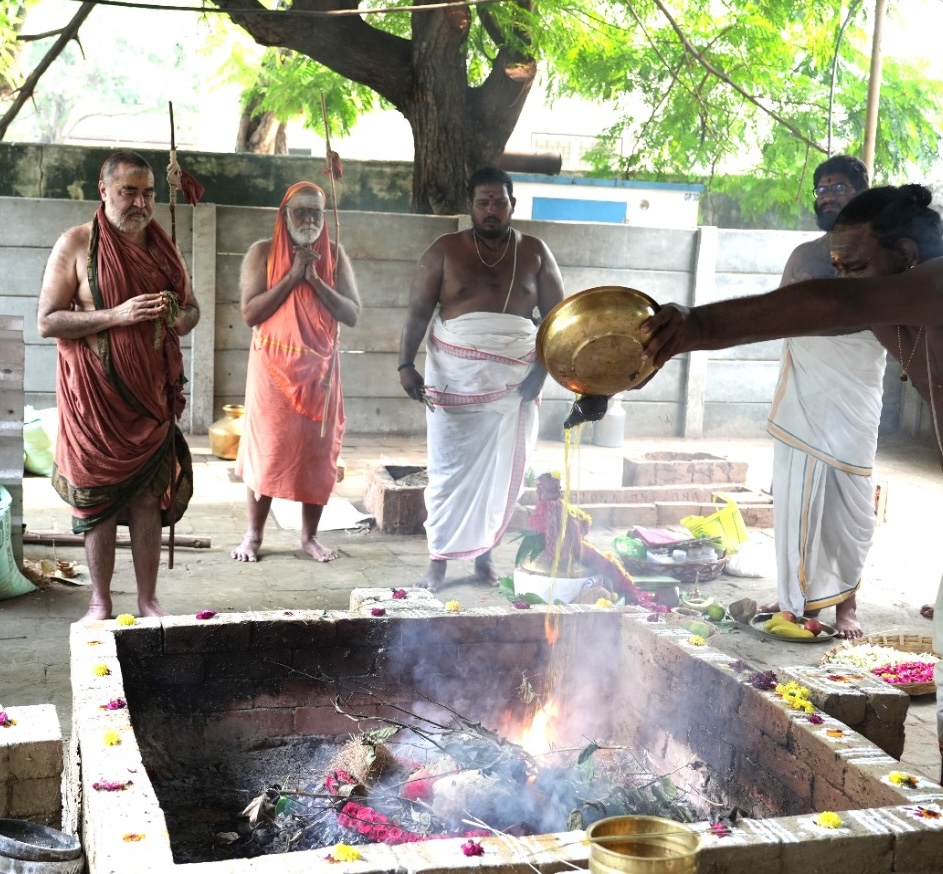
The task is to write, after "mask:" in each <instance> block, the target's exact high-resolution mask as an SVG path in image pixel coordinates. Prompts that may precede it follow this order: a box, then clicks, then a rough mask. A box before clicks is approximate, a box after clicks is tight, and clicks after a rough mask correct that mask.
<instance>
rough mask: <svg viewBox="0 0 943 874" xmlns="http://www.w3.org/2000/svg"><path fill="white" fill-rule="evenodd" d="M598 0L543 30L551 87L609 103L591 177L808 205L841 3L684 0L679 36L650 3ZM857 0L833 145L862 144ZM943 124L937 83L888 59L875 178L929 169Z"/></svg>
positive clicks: (822, 143)
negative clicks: (695, 184) (675, 184)
mask: <svg viewBox="0 0 943 874" xmlns="http://www.w3.org/2000/svg"><path fill="white" fill-rule="evenodd" d="M595 5H596V8H597V9H602V10H603V11H604V14H603V15H602V16H601V17H596V18H592V19H591V18H590V17H589V15H588V14H587V13H585V12H584V14H583V15H582V16H581V17H579V18H578V19H577V20H579V21H581V22H582V23H583V25H584V27H583V28H582V30H581V31H579V30H578V29H577V28H575V27H570V28H569V29H568V30H567V31H566V34H565V39H562V40H557V41H555V40H554V38H553V36H552V35H551V36H550V37H549V42H550V43H551V45H552V49H553V54H554V55H555V57H556V58H557V59H558V62H557V63H556V64H551V67H552V69H553V71H554V72H553V73H552V75H551V76H550V87H551V94H552V96H554V97H562V96H566V95H570V94H579V95H581V96H583V97H588V98H591V99H597V100H600V101H604V102H606V104H607V105H612V106H613V108H614V110H615V111H614V114H613V120H612V122H611V123H610V124H609V126H608V128H607V129H606V131H605V134H604V135H603V136H602V137H601V138H600V139H599V141H598V143H597V145H596V147H595V148H594V149H593V150H592V152H591V153H590V155H589V156H588V159H589V160H590V161H591V163H592V165H593V167H594V173H593V175H599V176H609V177H611V176H616V177H621V178H632V179H640V178H641V179H656V180H662V181H675V180H683V181H702V182H703V183H704V184H705V186H706V188H707V191H708V192H714V193H722V194H729V195H731V196H732V197H733V198H735V199H736V200H737V202H738V203H739V209H740V212H741V214H742V215H744V216H747V217H749V216H756V215H759V214H762V213H764V212H765V213H769V211H770V210H771V208H772V209H773V210H774V212H775V214H776V215H777V217H778V219H779V220H780V221H793V222H798V221H799V220H800V219H801V217H802V216H807V215H808V214H809V212H810V210H809V207H810V206H811V197H810V195H809V188H810V186H811V182H810V179H811V172H812V169H813V168H814V167H815V165H816V164H818V163H820V162H821V161H822V160H824V159H825V157H826V150H827V148H828V145H829V131H828V127H829V126H828V114H829V113H828V107H829V88H830V84H831V68H832V60H833V55H834V53H835V46H836V41H837V37H838V30H839V26H840V24H841V22H842V21H843V20H844V18H845V17H846V15H847V14H848V7H847V4H845V3H842V2H840V0H825V3H824V4H823V3H815V4H812V3H810V2H808V0H799V2H788V3H787V2H780V0H766V2H758V0H746V2H737V3H725V4H718V3H716V2H707V0H692V2H689V3H685V4H684V5H683V7H681V9H679V10H678V11H674V12H672V15H673V17H674V20H675V23H676V24H677V27H678V29H680V30H681V31H682V33H683V34H684V36H685V37H686V39H687V45H685V44H684V43H683V42H682V40H681V38H680V37H679V35H678V33H677V31H676V30H675V29H673V28H672V26H671V23H670V22H669V21H668V19H667V17H666V16H665V15H664V14H663V13H662V12H661V11H659V10H657V9H655V8H654V7H652V6H650V5H647V4H634V3H628V4H625V5H614V6H608V5H605V4H602V5H601V4H598V3H597V4H595ZM679 6H680V4H679ZM856 9H857V12H856V13H855V14H854V15H853V16H852V17H851V23H850V24H849V26H848V27H847V29H846V30H845V33H844V37H843V40H842V44H841V49H840V53H839V59H838V65H837V74H836V92H835V100H834V109H833V115H832V141H831V151H832V154H836V153H839V152H851V153H859V154H860V152H861V151H862V148H863V138H864V122H865V108H866V104H867V82H868V72H869V63H870V28H869V27H865V24H866V21H865V13H866V10H863V9H862V6H861V4H860V3H858V4H856ZM682 10H683V11H682ZM571 11H572V7H566V6H560V7H557V8H556V10H555V13H554V15H555V16H556V21H555V23H551V22H552V18H551V16H550V15H546V14H545V24H546V25H547V27H548V29H549V30H551V31H553V32H557V31H562V25H563V23H564V21H565V20H566V19H567V17H568V16H570V15H571ZM633 12H634V13H635V15H634V16H633V14H632V13H633ZM575 31H576V32H575ZM941 122H943V83H941V82H939V81H934V80H933V79H931V78H930V77H929V75H928V73H927V71H926V69H925V68H924V67H921V66H918V65H916V64H912V63H909V62H907V61H903V60H899V59H892V58H889V59H886V60H885V64H884V74H883V88H882V92H881V107H880V114H879V130H878V134H877V139H876V149H875V167H876V172H875V174H874V175H875V177H876V181H878V182H903V181H907V180H909V178H910V175H911V174H912V173H913V172H914V170H915V169H916V170H920V171H924V172H925V171H927V170H929V169H930V167H931V166H932V164H933V163H934V162H935V161H936V160H937V158H938V154H939V145H940V140H941V133H940V132H941V130H943V125H941Z"/></svg>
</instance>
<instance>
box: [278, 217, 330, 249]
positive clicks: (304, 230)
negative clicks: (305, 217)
mask: <svg viewBox="0 0 943 874" xmlns="http://www.w3.org/2000/svg"><path fill="white" fill-rule="evenodd" d="M285 224H286V225H287V226H288V235H289V236H290V237H291V239H292V240H293V241H294V243H295V245H296V246H310V245H311V244H312V243H313V242H314V241H315V240H317V238H318V237H320V236H321V228H322V227H323V225H318V224H315V223H314V222H305V224H303V225H301V226H300V227H299V226H298V225H296V224H295V223H294V221H292V218H291V213H288V214H287V215H286V216H285Z"/></svg>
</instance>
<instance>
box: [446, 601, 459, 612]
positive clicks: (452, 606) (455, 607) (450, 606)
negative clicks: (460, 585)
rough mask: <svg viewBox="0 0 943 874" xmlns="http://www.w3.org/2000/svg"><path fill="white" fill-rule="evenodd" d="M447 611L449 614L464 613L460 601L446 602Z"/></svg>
mask: <svg viewBox="0 0 943 874" xmlns="http://www.w3.org/2000/svg"><path fill="white" fill-rule="evenodd" d="M445 609H446V611H448V612H449V613H461V612H462V605H461V603H460V602H459V601H446V602H445Z"/></svg>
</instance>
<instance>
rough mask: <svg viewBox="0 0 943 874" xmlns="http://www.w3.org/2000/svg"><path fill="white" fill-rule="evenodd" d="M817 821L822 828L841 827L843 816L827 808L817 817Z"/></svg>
mask: <svg viewBox="0 0 943 874" xmlns="http://www.w3.org/2000/svg"><path fill="white" fill-rule="evenodd" d="M815 821H816V823H817V824H818V825H819V826H821V827H822V828H841V827H842V825H843V823H842V818H841V817H840V816H839V815H838V814H837V813H834V812H832V811H831V810H826V811H823V812H822V813H820V814H819V815H818V816H817V817H816V820H815Z"/></svg>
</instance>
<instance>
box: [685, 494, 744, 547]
mask: <svg viewBox="0 0 943 874" xmlns="http://www.w3.org/2000/svg"><path fill="white" fill-rule="evenodd" d="M718 500H722V501H724V506H723V507H722V508H721V509H720V510H718V511H717V512H716V513H711V515H710V516H685V517H684V518H683V519H682V520H681V524H682V525H683V526H684V527H685V528H687V529H688V531H690V532H691V533H692V534H693V535H694V536H695V537H706V538H709V539H711V540H720V542H721V543H723V545H724V549H726V550H727V554H728V555H732V554H733V553H735V552H736V551H737V550H738V549H739V548H740V546H741V545H742V544H744V543H746V541H747V527H746V525H745V524H744V522H743V515H742V514H741V513H740V508H739V507H738V506H737V504H736V502H735V501H731V500H730V498H728V497H727V496H726V495H714V502H715V503H717V501H718Z"/></svg>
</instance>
